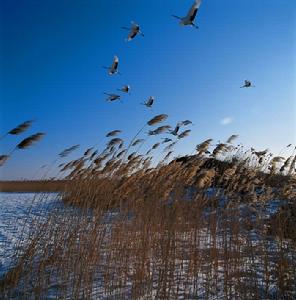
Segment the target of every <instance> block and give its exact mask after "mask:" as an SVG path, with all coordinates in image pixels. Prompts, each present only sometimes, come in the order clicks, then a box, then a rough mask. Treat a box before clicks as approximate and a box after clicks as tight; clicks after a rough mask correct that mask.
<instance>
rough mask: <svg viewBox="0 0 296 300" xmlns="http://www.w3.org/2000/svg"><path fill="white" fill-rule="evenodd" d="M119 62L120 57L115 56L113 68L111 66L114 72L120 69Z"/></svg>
mask: <svg viewBox="0 0 296 300" xmlns="http://www.w3.org/2000/svg"><path fill="white" fill-rule="evenodd" d="M118 62H119V60H118V57H117V56H114V60H113V63H112V66H111V69H112V70H117V68H118Z"/></svg>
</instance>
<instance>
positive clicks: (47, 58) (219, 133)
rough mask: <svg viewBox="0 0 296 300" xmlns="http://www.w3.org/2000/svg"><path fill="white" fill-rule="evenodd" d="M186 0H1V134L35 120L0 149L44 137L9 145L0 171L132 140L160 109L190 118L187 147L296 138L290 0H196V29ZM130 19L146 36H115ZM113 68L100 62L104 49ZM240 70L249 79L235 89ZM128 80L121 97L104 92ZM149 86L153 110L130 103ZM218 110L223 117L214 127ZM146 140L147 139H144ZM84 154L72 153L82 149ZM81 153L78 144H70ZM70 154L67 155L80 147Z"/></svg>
mask: <svg viewBox="0 0 296 300" xmlns="http://www.w3.org/2000/svg"><path fill="white" fill-rule="evenodd" d="M191 5H192V0H183V1H180V0H174V1H172V0H149V1H146V0H141V1H139V0H126V1H119V0H87V1H82V0H80V1H78V0H42V1H40V0H34V1H33V0H26V1H18V0H3V1H1V40H0V43H1V106H0V109H1V110H0V111H1V112H0V114H1V115H0V118H1V119H0V121H1V123H0V133H1V134H3V133H5V132H7V131H8V130H10V129H11V128H13V127H15V126H16V125H18V124H19V123H21V122H23V121H25V120H28V119H36V122H35V123H34V125H33V127H32V128H31V129H30V131H28V132H27V133H26V134H24V135H22V136H18V137H12V136H9V137H7V138H5V139H4V140H2V141H0V149H1V151H0V152H1V153H0V154H5V153H7V152H9V151H10V150H11V149H12V148H13V147H14V146H15V145H16V144H17V143H18V142H19V141H20V140H22V139H23V138H24V137H26V136H27V135H29V134H32V133H35V132H36V131H43V132H46V133H47V135H46V137H45V138H44V140H42V141H41V142H40V143H39V144H38V145H36V147H33V148H31V149H28V150H25V151H23V152H21V151H18V152H16V153H15V154H14V156H13V157H12V159H11V160H10V161H8V162H7V164H6V166H5V167H2V168H1V169H0V178H5V179H9V178H11V179H12V178H21V177H30V176H32V175H33V173H34V172H35V171H36V169H37V168H38V166H40V165H43V164H47V163H49V162H50V161H52V160H54V158H55V156H56V154H57V153H58V152H60V151H61V150H63V148H65V147H69V146H71V145H73V144H77V143H79V144H81V145H82V149H84V148H86V147H88V146H90V145H93V144H94V143H96V142H97V141H99V140H101V138H102V137H103V136H104V134H105V133H106V132H107V131H110V130H112V129H122V130H123V131H124V135H123V137H124V138H130V137H131V136H132V135H133V134H134V133H135V132H136V131H137V130H138V129H139V128H140V127H141V126H143V123H145V122H146V121H147V120H148V119H150V118H151V117H152V116H153V115H154V114H157V113H167V114H168V115H169V116H170V118H169V123H170V124H174V123H176V122H177V121H179V120H183V119H191V120H192V121H193V122H194V123H195V126H194V127H193V128H192V129H193V133H192V134H191V136H190V138H188V139H187V140H186V139H185V140H184V141H183V142H182V143H180V145H179V146H178V148H177V150H178V151H179V152H180V153H188V152H189V153H190V152H192V150H193V148H194V146H195V145H196V144H197V143H199V142H201V141H202V140H203V139H205V138H209V137H212V138H214V139H217V140H225V139H226V138H227V137H228V136H229V135H231V134H233V133H238V134H239V135H240V140H239V141H240V142H242V143H244V144H246V145H247V146H253V147H256V148H258V149H260V150H262V149H263V148H270V149H271V150H272V151H273V152H274V153H279V152H280V151H281V149H282V148H283V146H286V145H287V144H289V143H296V136H295V135H296V124H295V122H296V104H295V101H296V92H295V79H296V77H295V71H296V70H295V69H296V67H295V53H296V47H295V38H296V33H295V32H296V20H295V14H296V1H295V0H281V1H278V0H260V1H259V0H225V1H221V0H203V3H202V5H201V8H200V11H199V13H198V16H197V24H198V25H199V27H200V29H199V30H196V29H194V28H190V27H181V26H179V24H178V20H176V19H174V18H172V17H171V14H176V15H181V16H182V15H185V14H186V13H187V10H188V9H189V7H190V6H191ZM132 20H134V21H136V22H137V23H139V24H140V25H141V27H142V30H143V32H144V33H145V37H144V38H142V37H140V36H139V37H136V39H135V40H133V41H132V42H129V43H127V42H125V41H124V39H125V37H126V34H127V32H125V31H124V30H122V29H121V28H120V27H121V26H129V25H130V22H131V21H132ZM114 54H117V55H118V56H119V59H120V72H121V73H122V75H119V76H115V77H110V76H108V74H107V73H106V70H104V69H102V68H101V66H102V65H109V64H110V63H111V62H112V59H113V55H114ZM245 79H250V80H251V81H252V82H253V83H254V85H255V86H256V87H255V88H253V89H240V88H239V87H240V85H241V84H242V82H243V81H244V80H245ZM126 83H127V84H130V85H131V87H132V94H131V96H125V97H124V98H123V102H122V103H120V102H117V103H107V102H106V101H105V96H104V95H103V94H102V93H103V92H112V91H114V90H116V88H119V87H121V86H122V85H123V84H126ZM150 95H152V96H154V97H155V99H156V102H155V107H154V112H151V111H148V110H147V109H146V108H145V107H144V106H142V105H139V103H140V102H143V101H144V100H146V98H148V97H149V96H150ZM223 118H231V120H232V122H231V123H230V124H227V125H222V124H221V120H222V119H223ZM152 142H153V141H152ZM81 151H82V150H81ZM78 153H79V152H78ZM78 153H77V154H78Z"/></svg>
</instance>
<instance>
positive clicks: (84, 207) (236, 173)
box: [0, 118, 296, 299]
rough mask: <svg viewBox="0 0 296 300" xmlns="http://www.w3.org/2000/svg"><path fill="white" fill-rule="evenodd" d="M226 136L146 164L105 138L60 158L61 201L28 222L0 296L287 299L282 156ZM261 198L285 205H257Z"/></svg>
mask: <svg viewBox="0 0 296 300" xmlns="http://www.w3.org/2000/svg"><path fill="white" fill-rule="evenodd" d="M152 120H153V119H152ZM159 120H160V118H158V119H155V120H154V121H153V122H156V123H155V124H157V123H158V122H159ZM161 121H162V120H161ZM148 123H149V122H148ZM150 123H151V121H150ZM112 136H113V135H112V134H111V137H112ZM148 136H149V133H148ZM235 138H236V136H234V135H233V136H232V137H230V138H229V139H228V141H227V143H220V144H218V145H217V146H215V147H214V148H213V150H212V152H211V153H208V154H205V153H207V152H208V151H209V149H210V146H211V143H212V140H211V139H209V140H207V141H204V142H202V143H200V144H199V145H198V146H197V149H196V150H197V154H196V155H192V156H187V157H180V158H178V159H175V160H172V161H171V162H166V160H164V159H163V160H161V161H160V163H159V164H158V165H157V166H156V167H151V164H150V163H151V158H150V157H149V156H148V157H147V156H145V155H142V154H140V153H137V152H132V153H128V149H129V148H128V149H125V152H124V153H125V154H126V156H127V157H126V158H124V157H122V155H120V156H118V155H119V153H121V152H122V151H123V149H122V147H123V141H122V140H121V139H120V138H112V139H111V140H110V141H109V142H108V143H107V147H106V149H104V150H103V151H101V153H98V152H96V153H95V150H94V149H88V150H87V151H86V152H87V153H86V152H85V153H84V155H83V156H82V157H80V158H77V159H75V160H73V161H70V162H68V163H65V164H63V167H62V168H61V177H64V176H66V177H67V184H64V185H63V190H62V194H63V200H64V203H65V204H66V208H65V209H63V210H62V211H61V210H60V209H57V210H55V211H54V212H52V213H51V214H50V215H49V216H48V219H47V221H46V222H43V223H42V224H39V225H38V226H37V225H36V227H35V230H34V231H33V233H32V235H31V236H30V239H29V240H28V241H27V243H26V247H25V248H24V249H23V251H20V252H18V253H17V256H16V263H15V267H14V268H12V269H11V271H10V272H8V273H7V274H6V276H5V277H4V278H3V279H2V281H1V285H0V286H1V292H2V294H3V295H5V296H4V297H6V298H16V299H17V298H30V297H34V298H41V299H44V298H46V297H49V295H50V296H52V297H57V298H59V299H60V298H69V299H82V298H83V299H91V298H92V299H105V298H106V299H109V298H112V297H113V298H112V299H126V298H129V299H197V298H198V299H293V298H295V297H296V284H295V282H296V276H295V275H296V232H295V230H293V229H292V228H293V225H295V222H296V213H295V207H296V204H295V186H296V185H295V183H296V181H295V173H294V171H293V172H290V169H291V164H292V161H293V159H292V158H291V159H290V160H289V162H288V163H287V162H286V161H284V162H281V160H278V159H271V158H270V157H269V156H268V153H267V152H266V153H263V152H262V153H259V152H256V151H255V150H254V151H242V150H239V149H238V147H234V146H233V145H232V144H230V143H231V142H233V140H234V139H235ZM133 143H135V138H134V139H133ZM159 144H161V143H159ZM130 145H132V143H130ZM154 145H155V144H154ZM129 147H131V146H129ZM153 147H154V146H152V147H151V150H153ZM158 147H159V146H158ZM93 153H95V155H92V154H93ZM167 154H168V153H164V157H165V156H167ZM262 157H263V159H261V158H262ZM260 159H261V160H260ZM259 160H260V162H259ZM278 163H280V164H281V165H279V166H278ZM283 166H284V170H283V169H282V167H283ZM266 170H267V171H266ZM268 170H269V171H268ZM272 199H282V200H285V201H286V202H285V203H287V205H284V204H283V208H282V209H280V210H279V211H278V213H275V214H273V215H268V214H266V213H265V212H266V207H267V206H268V205H269V204H270V200H272ZM67 207H68V208H67ZM67 211H68V212H67ZM66 212H67V213H66ZM37 221H38V220H37ZM36 224H38V222H37V223H36ZM108 297H109V298H108Z"/></svg>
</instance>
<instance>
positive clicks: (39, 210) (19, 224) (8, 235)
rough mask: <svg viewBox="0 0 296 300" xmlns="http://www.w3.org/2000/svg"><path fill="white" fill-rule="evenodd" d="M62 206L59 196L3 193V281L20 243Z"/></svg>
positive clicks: (0, 212)
mask: <svg viewBox="0 0 296 300" xmlns="http://www.w3.org/2000/svg"><path fill="white" fill-rule="evenodd" d="M61 205H62V203H61V201H59V197H58V194H56V193H42V194H41V193H40V194H39V193H2V192H0V277H1V276H2V275H3V274H4V273H5V272H6V271H7V270H8V269H9V266H10V265H11V263H12V261H13V256H14V253H15V251H16V249H17V248H18V247H20V246H21V243H20V241H25V240H26V238H28V234H29V230H30V228H31V227H32V223H33V222H37V220H38V222H42V220H43V219H44V218H45V216H46V215H47V214H48V213H49V212H50V211H51V210H52V209H53V208H54V207H58V206H61Z"/></svg>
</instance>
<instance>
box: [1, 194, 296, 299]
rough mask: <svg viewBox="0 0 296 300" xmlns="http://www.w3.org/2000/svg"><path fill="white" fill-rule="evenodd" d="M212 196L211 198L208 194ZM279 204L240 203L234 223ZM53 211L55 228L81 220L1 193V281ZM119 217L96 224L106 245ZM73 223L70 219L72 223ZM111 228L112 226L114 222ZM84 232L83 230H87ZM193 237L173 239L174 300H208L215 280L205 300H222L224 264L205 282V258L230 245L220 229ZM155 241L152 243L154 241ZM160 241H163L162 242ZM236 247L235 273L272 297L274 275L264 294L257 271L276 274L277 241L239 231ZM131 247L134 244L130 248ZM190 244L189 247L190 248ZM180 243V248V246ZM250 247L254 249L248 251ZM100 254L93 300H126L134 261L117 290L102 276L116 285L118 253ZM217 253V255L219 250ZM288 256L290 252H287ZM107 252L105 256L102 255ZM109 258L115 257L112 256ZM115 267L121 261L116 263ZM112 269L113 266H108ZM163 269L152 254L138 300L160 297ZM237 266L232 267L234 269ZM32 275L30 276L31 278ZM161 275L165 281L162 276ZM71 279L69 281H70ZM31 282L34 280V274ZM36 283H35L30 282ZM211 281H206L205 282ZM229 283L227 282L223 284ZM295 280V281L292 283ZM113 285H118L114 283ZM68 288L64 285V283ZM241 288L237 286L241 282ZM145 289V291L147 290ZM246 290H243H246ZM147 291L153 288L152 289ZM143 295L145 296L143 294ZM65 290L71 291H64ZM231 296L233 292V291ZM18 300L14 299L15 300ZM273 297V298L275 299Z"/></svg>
mask: <svg viewBox="0 0 296 300" xmlns="http://www.w3.org/2000/svg"><path fill="white" fill-rule="evenodd" d="M209 196H211V195H209ZM225 201H226V200H225V198H223V205H222V204H221V207H220V205H219V206H218V207H217V208H215V209H214V210H211V211H205V212H204V214H205V218H208V217H210V216H211V214H215V213H216V214H218V215H220V209H222V208H223V207H224V202H225ZM283 204H284V202H283V201H279V200H273V201H269V202H268V203H266V204H265V205H262V204H260V205H259V203H258V205H257V204H254V203H253V204H252V206H250V205H248V204H242V205H240V206H239V208H238V212H239V213H238V215H237V218H238V220H239V219H240V218H244V219H246V218H247V219H248V220H252V219H253V218H254V219H255V215H256V218H258V213H259V214H260V218H262V219H265V218H268V217H269V216H270V215H272V214H274V213H276V212H277V211H278V209H279V207H280V206H282V205H283ZM55 208H58V209H59V214H58V215H57V217H58V219H57V220H55V221H57V222H56V223H55V224H58V226H60V225H61V224H59V223H60V222H61V223H63V222H66V223H65V224H63V226H65V225H66V224H67V223H69V220H71V218H65V219H64V220H65V221H63V218H62V216H61V215H62V214H65V215H67V216H68V217H69V216H70V215H71V214H72V213H73V212H74V214H73V215H72V216H73V218H75V217H78V216H79V215H80V212H79V209H74V208H70V207H67V208H65V207H64V206H63V204H62V202H61V201H60V199H59V196H58V195H57V194H53V193H48V194H44V193H42V194H29V193H0V277H1V275H3V274H4V273H5V272H7V270H8V269H9V267H11V266H12V264H13V258H14V254H15V251H16V250H17V249H18V248H21V247H20V246H23V245H21V242H20V241H23V243H25V242H26V240H27V239H28V237H29V233H30V229H32V228H35V227H36V224H35V223H36V222H42V221H43V220H46V216H48V215H49V214H50V212H52V211H53V210H54V209H55ZM87 215H88V216H86V218H87V219H89V224H90V225H92V221H91V219H92V216H91V213H90V214H87ZM118 217H119V212H116V211H114V212H112V213H111V212H109V213H107V214H106V215H105V217H104V218H102V220H101V224H102V226H103V227H108V230H107V232H108V234H107V235H106V237H105V238H106V240H109V238H110V232H111V231H112V228H113V227H114V223H113V222H114V221H115V220H116V219H117V218H118ZM73 220H74V219H73ZM220 221H223V220H220V218H218V219H217V225H218V224H219V223H220ZM115 223H116V222H115ZM115 226H116V225H115ZM117 226H119V227H120V222H119V223H118V224H117ZM84 229H87V228H86V227H85V228H84ZM192 234H193V233H192V232H191V231H190V230H189V231H184V232H180V233H179V234H178V236H177V237H176V243H178V245H177V246H176V249H179V250H178V251H179V252H178V251H177V252H176V254H175V257H174V259H173V261H172V262H170V263H171V268H172V270H171V272H172V273H171V274H173V275H172V278H173V282H174V284H176V289H177V290H176V291H174V293H176V295H178V299H183V298H186V299H195V297H197V295H196V294H195V293H196V292H198V298H199V299H206V298H207V297H208V296H207V295H208V294H207V293H208V292H207V286H208V285H207V284H208V283H209V282H211V280H213V282H212V284H213V286H214V285H215V284H216V282H217V281H218V282H219V284H217V285H215V286H217V290H215V291H214V294H215V296H214V297H213V298H211V297H210V298H209V299H223V295H224V294H223V293H224V292H223V283H224V281H225V278H224V277H225V276H224V272H225V269H224V268H225V266H224V260H223V259H222V257H221V258H219V259H218V260H217V264H218V266H217V267H218V270H219V272H218V273H217V274H216V277H215V278H213V279H211V278H209V277H206V275H205V274H207V276H209V274H211V273H212V272H213V274H214V271H213V270H214V269H213V270H212V268H213V265H212V264H211V263H210V261H211V260H210V255H211V253H212V251H213V249H214V250H215V251H217V253H219V251H220V250H221V249H223V247H224V244H223V243H225V241H228V240H229V243H230V244H231V240H230V239H228V237H227V232H226V236H225V235H224V232H223V230H222V231H221V232H219V230H217V235H215V236H213V234H212V233H211V231H210V229H209V228H206V227H205V228H204V229H202V230H200V231H199V234H198V237H197V241H194V240H195V239H194V238H192ZM223 236H224V238H223ZM155 238H156V241H157V237H155ZM161 238H164V237H161ZM239 239H240V240H241V242H240V251H241V258H240V259H241V263H242V265H241V266H240V267H239V268H238V269H237V270H236V271H239V272H241V273H242V274H243V273H246V274H248V272H253V273H254V274H257V281H256V289H257V292H258V293H259V294H260V293H261V292H262V293H263V292H265V293H267V294H268V295H269V296H270V297H271V298H272V297H275V298H276V295H277V294H276V293H277V278H276V276H273V275H270V279H269V285H268V290H266V285H264V282H265V281H264V280H265V279H264V276H265V271H264V270H263V269H262V268H263V266H264V265H265V262H264V261H263V260H264V259H267V260H268V261H269V263H268V264H267V265H268V266H269V268H270V274H273V273H274V272H275V270H276V269H275V267H273V264H274V265H275V266H276V262H277V259H278V257H277V256H278V255H277V253H278V247H279V244H278V242H277V241H276V239H273V238H271V239H266V237H263V236H261V234H260V232H257V231H256V230H254V229H247V230H245V229H243V228H242V231H241V233H240V234H239ZM133 243H135V245H133ZM133 243H131V245H130V246H131V249H133V247H135V248H137V247H138V246H139V245H138V244H137V243H138V241H137V240H135V241H134V242H133ZM161 243H162V241H159V242H157V244H159V245H160V244H161ZM190 243H194V244H191V245H190ZM179 244H180V245H179ZM103 245H104V243H102V246H103ZM253 247H254V248H253ZM281 247H285V245H284V244H282V245H281ZM251 248H252V249H254V250H256V251H258V254H256V251H255V252H254V253H253V254H252V255H253V256H252V257H251V256H250V255H249V254H248V253H249V250H248V249H251ZM261 248H263V249H264V253H266V256H265V257H261V253H262V252H261V251H259V250H260V249H261ZM195 249H198V251H199V253H200V255H201V261H200V263H201V265H200V269H199V270H198V272H197V273H196V274H192V271H191V270H190V268H192V266H191V264H192V261H190V259H189V258H190V256H191V254H192V253H191V252H190V251H192V250H195ZM99 251H100V252H101V260H100V267H101V268H98V270H97V272H95V274H94V277H93V285H92V291H91V295H92V297H91V298H92V299H130V298H131V297H132V296H131V295H132V291H133V289H134V287H133V280H132V278H134V276H136V270H137V263H138V260H137V259H136V256H135V260H133V256H132V255H131V256H130V264H129V269H128V270H127V272H128V276H127V277H128V279H127V281H126V284H125V285H123V286H120V287H118V288H117V287H114V288H112V287H110V282H108V280H109V279H107V281H106V279H104V272H102V271H103V270H105V269H107V267H108V268H110V269H111V274H113V275H112V276H113V277H114V278H113V280H114V282H116V281H117V279H118V278H116V276H117V275H118V276H119V274H120V272H121V269H120V266H119V265H118V264H117V257H118V253H117V252H116V251H115V252H116V253H114V254H113V253H108V250H107V249H104V247H102V248H101V249H99ZM220 252H221V251H220ZM288 252H289V251H288ZM106 253H108V255H106ZM290 253H291V254H290V255H289V256H287V262H288V263H291V262H292V261H293V260H294V259H295V256H296V254H295V252H293V251H291V252H290ZM113 255H114V257H112V256H113ZM118 262H121V261H120V260H119V261H118ZM113 264H114V265H113ZM228 264H229V266H231V265H233V266H236V264H235V262H233V260H232V259H231V257H230V258H229V262H228ZM164 266H165V264H164V263H163V262H162V261H161V256H158V254H157V253H156V252H155V253H154V255H151V259H150V281H149V282H147V283H145V284H144V286H143V294H142V299H157V298H161V295H160V294H158V293H159V292H160V291H163V287H161V286H160V285H161V282H162V281H161V280H160V279H159V276H160V274H162V273H161V270H162V268H164ZM236 267H237V266H236ZM69 272H70V273H73V274H74V269H73V270H72V269H71V270H69ZM32 275H33V274H32ZM162 276H164V275H163V274H162ZM70 277H71V276H70ZM33 279H34V275H33ZM35 279H36V278H35ZM209 280H210V281H209ZM228 280H229V279H228ZM293 280H294V278H293ZM118 282H120V280H119V279H118ZM56 284H57V283H56V282H54V283H53V285H52V286H57V285H56ZM66 284H69V283H66ZM236 284H237V283H236V282H233V285H234V286H235V285H236ZM240 284H241V283H240ZM146 285H147V287H146ZM106 286H107V287H108V286H109V288H108V291H106ZM196 286H199V287H200V288H198V290H197V289H196ZM246 286H247V285H246ZM151 287H152V288H151ZM146 290H147V292H146ZM69 291H70V290H69ZM234 292H235V290H234ZM291 295H293V296H294V295H295V294H291ZM16 298H17V297H16ZM47 298H48V299H51V298H52V299H55V298H56V293H55V289H54V288H51V289H49V290H48V294H47ZM275 298H274V299H275ZM69 299H71V296H69Z"/></svg>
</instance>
